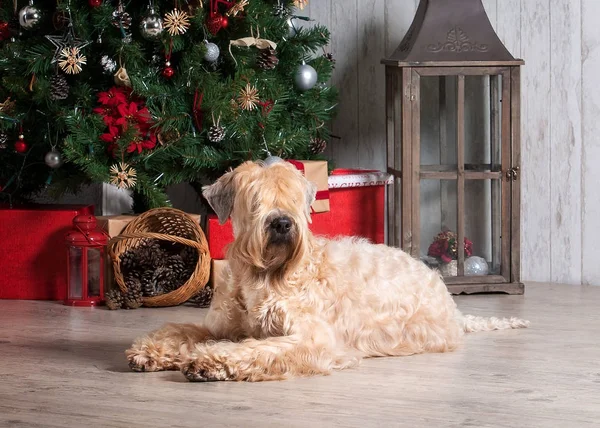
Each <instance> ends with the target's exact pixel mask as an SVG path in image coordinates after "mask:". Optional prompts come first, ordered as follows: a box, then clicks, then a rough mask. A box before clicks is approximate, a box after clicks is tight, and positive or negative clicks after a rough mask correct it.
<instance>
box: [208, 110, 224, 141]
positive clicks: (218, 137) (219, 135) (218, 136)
mask: <svg viewBox="0 0 600 428" xmlns="http://www.w3.org/2000/svg"><path fill="white" fill-rule="evenodd" d="M212 119H213V125H212V126H211V127H210V128H209V130H208V141H210V142H211V143H220V142H221V141H223V138H225V129H223V127H222V126H221V125H220V124H219V122H220V121H221V116H219V118H218V119H217V122H216V123H215V116H214V115H213V118H212Z"/></svg>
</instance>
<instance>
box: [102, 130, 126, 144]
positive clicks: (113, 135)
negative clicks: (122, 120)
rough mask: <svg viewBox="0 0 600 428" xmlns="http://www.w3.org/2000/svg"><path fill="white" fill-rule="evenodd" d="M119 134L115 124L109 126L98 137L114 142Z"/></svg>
mask: <svg viewBox="0 0 600 428" xmlns="http://www.w3.org/2000/svg"><path fill="white" fill-rule="evenodd" d="M120 136H121V132H120V131H119V128H117V127H116V126H109V127H108V132H106V133H104V134H102V135H100V139H101V140H102V141H105V142H107V143H113V144H114V143H115V142H116V141H117V140H118V139H119V137H120Z"/></svg>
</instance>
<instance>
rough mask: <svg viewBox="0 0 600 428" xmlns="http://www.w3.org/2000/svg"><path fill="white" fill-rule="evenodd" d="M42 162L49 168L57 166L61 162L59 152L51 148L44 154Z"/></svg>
mask: <svg viewBox="0 0 600 428" xmlns="http://www.w3.org/2000/svg"><path fill="white" fill-rule="evenodd" d="M44 162H46V165H48V166H49V167H50V168H59V167H60V166H61V165H62V164H63V159H62V155H61V154H60V152H58V151H56V150H54V149H52V150H51V151H49V152H48V153H46V156H44Z"/></svg>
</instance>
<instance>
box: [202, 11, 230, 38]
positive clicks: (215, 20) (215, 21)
mask: <svg viewBox="0 0 600 428" xmlns="http://www.w3.org/2000/svg"><path fill="white" fill-rule="evenodd" d="M223 18H225V17H224V16H223V15H221V14H220V13H215V14H211V15H209V17H208V19H207V20H206V28H208V31H210V34H212V35H213V36H216V35H217V33H218V32H219V30H220V29H221V28H223ZM225 19H227V18H225ZM227 23H229V21H227Z"/></svg>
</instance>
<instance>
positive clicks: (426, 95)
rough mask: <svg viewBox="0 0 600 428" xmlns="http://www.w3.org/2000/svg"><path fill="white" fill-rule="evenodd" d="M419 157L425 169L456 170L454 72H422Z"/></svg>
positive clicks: (455, 78) (420, 79)
mask: <svg viewBox="0 0 600 428" xmlns="http://www.w3.org/2000/svg"><path fill="white" fill-rule="evenodd" d="M419 81H420V89H419V91H420V94H421V98H420V118H421V123H420V130H419V131H420V146H421V147H420V157H421V162H420V163H421V165H422V166H425V168H422V170H424V171H456V170H457V165H456V164H457V155H456V147H457V145H456V81H457V77H456V76H421V77H420V78H419Z"/></svg>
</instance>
